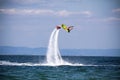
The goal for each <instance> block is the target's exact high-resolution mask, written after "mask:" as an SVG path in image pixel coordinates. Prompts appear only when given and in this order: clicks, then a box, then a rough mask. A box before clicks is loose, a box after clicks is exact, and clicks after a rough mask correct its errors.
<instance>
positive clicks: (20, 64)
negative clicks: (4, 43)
mask: <svg viewBox="0 0 120 80" xmlns="http://www.w3.org/2000/svg"><path fill="white" fill-rule="evenodd" d="M0 65H6V66H119V67H120V65H93V64H80V63H66V64H48V63H31V62H26V63H18V62H10V61H0Z"/></svg>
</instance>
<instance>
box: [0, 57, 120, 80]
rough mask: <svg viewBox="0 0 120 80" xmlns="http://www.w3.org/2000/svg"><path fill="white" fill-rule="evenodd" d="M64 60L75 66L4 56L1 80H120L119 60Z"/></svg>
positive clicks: (38, 59)
mask: <svg viewBox="0 0 120 80" xmlns="http://www.w3.org/2000/svg"><path fill="white" fill-rule="evenodd" d="M62 58H63V59H64V60H65V61H67V62H71V63H72V65H60V66H50V65H45V64H44V63H43V62H44V61H45V60H46V56H33V55H32V56H25V55H21V56H20V55H19V56H17V55H1V56H0V80H120V57H89V56H86V57H85V56H62ZM80 64H83V65H80Z"/></svg>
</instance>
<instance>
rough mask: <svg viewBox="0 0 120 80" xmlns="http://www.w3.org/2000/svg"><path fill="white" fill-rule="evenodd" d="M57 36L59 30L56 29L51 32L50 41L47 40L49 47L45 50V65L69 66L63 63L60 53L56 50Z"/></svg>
mask: <svg viewBox="0 0 120 80" xmlns="http://www.w3.org/2000/svg"><path fill="white" fill-rule="evenodd" d="M58 35H59V30H57V29H56V28H55V29H54V30H53V31H52V33H51V36H50V39H49V45H48V50H47V55H46V59H47V64H49V65H66V64H70V63H68V62H66V61H64V60H63V59H62V57H61V55H60V51H59V48H58Z"/></svg>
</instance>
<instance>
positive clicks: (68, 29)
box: [56, 24, 73, 32]
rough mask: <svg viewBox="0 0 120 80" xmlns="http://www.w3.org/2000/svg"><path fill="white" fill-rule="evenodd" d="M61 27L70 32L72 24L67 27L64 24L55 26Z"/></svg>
mask: <svg viewBox="0 0 120 80" xmlns="http://www.w3.org/2000/svg"><path fill="white" fill-rule="evenodd" d="M61 27H62V28H63V29H64V30H65V31H67V32H70V31H71V30H72V29H73V26H69V27H67V26H66V25H65V24H62V25H61V26H57V27H56V28H57V29H61Z"/></svg>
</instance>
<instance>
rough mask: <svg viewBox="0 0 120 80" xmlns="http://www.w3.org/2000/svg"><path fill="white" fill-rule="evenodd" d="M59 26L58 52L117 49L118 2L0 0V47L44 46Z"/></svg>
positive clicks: (119, 38)
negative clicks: (71, 26)
mask: <svg viewBox="0 0 120 80" xmlns="http://www.w3.org/2000/svg"><path fill="white" fill-rule="evenodd" d="M62 23H64V24H66V25H67V26H70V25H73V26H75V27H74V30H72V31H71V32H70V33H66V32H65V31H64V30H60V35H59V47H60V48H61V49H64V48H68V49H120V0H0V46H19V47H47V45H48V41H49V37H50V34H51V32H52V30H53V29H54V28H55V26H56V25H60V24H62Z"/></svg>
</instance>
